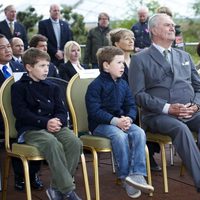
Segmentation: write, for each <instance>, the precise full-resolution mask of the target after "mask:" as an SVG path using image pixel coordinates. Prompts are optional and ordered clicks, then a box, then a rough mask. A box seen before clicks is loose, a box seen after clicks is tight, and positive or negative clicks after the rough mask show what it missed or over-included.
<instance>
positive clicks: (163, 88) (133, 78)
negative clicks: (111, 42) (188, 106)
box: [129, 45, 200, 117]
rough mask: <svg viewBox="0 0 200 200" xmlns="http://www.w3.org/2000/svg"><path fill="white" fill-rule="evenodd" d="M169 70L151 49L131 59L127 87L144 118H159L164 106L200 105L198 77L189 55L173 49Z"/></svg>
mask: <svg viewBox="0 0 200 200" xmlns="http://www.w3.org/2000/svg"><path fill="white" fill-rule="evenodd" d="M171 58H172V65H173V66H172V67H173V70H172V69H171V66H170V64H169V63H168V62H167V61H166V60H165V58H164V56H163V55H162V54H161V53H160V52H159V51H158V50H157V49H156V48H155V47H154V46H153V45H151V46H150V47H149V48H148V49H145V50H143V51H141V52H139V53H137V54H135V55H134V56H132V59H131V64H130V68H129V84H130V87H131V89H132V92H133V94H134V96H135V99H136V102H137V104H138V105H139V106H141V107H142V114H143V117H151V116H153V115H157V114H162V111H163V107H164V105H165V104H166V103H169V104H171V103H183V104H185V103H189V102H190V101H193V102H195V103H198V104H200V77H199V75H198V73H197V71H196V68H195V66H194V63H193V62H192V60H191V57H190V55H189V54H188V53H186V52H184V51H182V50H179V49H175V48H172V51H171Z"/></svg>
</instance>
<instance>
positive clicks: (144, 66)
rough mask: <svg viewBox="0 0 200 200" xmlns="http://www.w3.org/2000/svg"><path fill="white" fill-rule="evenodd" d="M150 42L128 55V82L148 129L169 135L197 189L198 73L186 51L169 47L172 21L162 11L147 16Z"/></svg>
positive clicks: (199, 168) (199, 183)
mask: <svg viewBox="0 0 200 200" xmlns="http://www.w3.org/2000/svg"><path fill="white" fill-rule="evenodd" d="M149 31H150V35H151V39H152V45H151V46H150V47H149V48H148V49H145V50H143V51H141V52H139V53H138V54H135V55H134V56H133V57H132V60H131V65H130V69H129V83H130V86H131V88H132V91H133V94H134V96H135V99H136V102H137V104H138V105H139V106H140V107H141V108H142V123H143V125H144V128H146V129H149V130H150V131H151V132H153V133H154V132H159V133H160V134H163V135H168V136H170V137H171V139H172V142H173V145H174V146H175V148H176V151H177V152H178V154H179V156H180V158H181V159H182V161H183V163H184V165H185V166H186V168H187V170H188V171H189V173H190V174H191V175H192V177H193V180H194V184H195V187H196V188H197V191H198V192H200V152H199V149H198V147H197V145H196V143H195V141H194V138H193V135H192V133H191V131H195V132H197V133H198V134H200V112H199V111H200V77H199V75H198V73H197V71H196V69H195V66H194V63H193V61H192V60H191V57H190V55H189V54H188V53H186V52H184V51H182V50H179V49H176V48H172V47H171V45H172V43H173V41H174V39H175V24H174V22H173V20H172V18H171V17H170V16H168V15H166V14H155V15H154V16H152V17H151V18H150V19H149Z"/></svg>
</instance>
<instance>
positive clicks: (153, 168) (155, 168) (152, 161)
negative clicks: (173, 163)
mask: <svg viewBox="0 0 200 200" xmlns="http://www.w3.org/2000/svg"><path fill="white" fill-rule="evenodd" d="M150 166H151V171H154V172H160V171H161V170H162V168H161V167H160V166H159V165H158V164H157V163H156V161H155V159H154V157H153V156H150Z"/></svg>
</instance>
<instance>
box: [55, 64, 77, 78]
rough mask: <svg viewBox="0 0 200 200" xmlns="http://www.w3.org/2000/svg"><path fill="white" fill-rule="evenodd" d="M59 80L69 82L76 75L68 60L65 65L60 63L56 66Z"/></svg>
mask: <svg viewBox="0 0 200 200" xmlns="http://www.w3.org/2000/svg"><path fill="white" fill-rule="evenodd" d="M58 71H59V75H60V78H62V79H64V80H66V81H69V80H70V79H71V78H72V77H73V76H74V75H75V74H76V73H77V71H76V70H75V68H74V66H73V65H72V63H71V62H70V61H69V60H68V61H67V62H66V63H62V64H60V65H59V66H58Z"/></svg>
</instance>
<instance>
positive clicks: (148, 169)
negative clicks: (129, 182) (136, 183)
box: [145, 145, 153, 196]
mask: <svg viewBox="0 0 200 200" xmlns="http://www.w3.org/2000/svg"><path fill="white" fill-rule="evenodd" d="M145 152H146V165H147V182H148V184H149V185H152V179H151V167H150V159H149V150H148V147H147V145H146V146H145ZM149 196H153V192H151V193H150V194H149Z"/></svg>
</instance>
